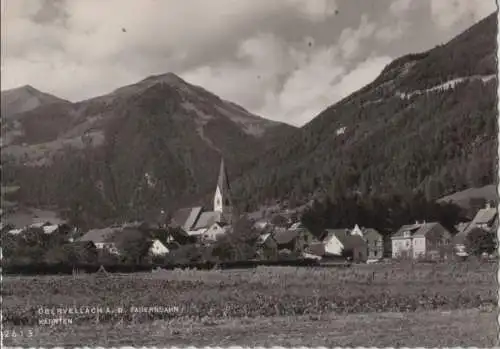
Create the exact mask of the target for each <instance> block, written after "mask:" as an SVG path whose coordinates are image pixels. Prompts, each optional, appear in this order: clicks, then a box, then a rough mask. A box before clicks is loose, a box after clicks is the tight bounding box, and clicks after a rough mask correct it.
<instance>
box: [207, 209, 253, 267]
mask: <svg viewBox="0 0 500 349" xmlns="http://www.w3.org/2000/svg"><path fill="white" fill-rule="evenodd" d="M258 238H259V233H258V231H257V230H256V229H255V228H254V227H253V224H252V221H250V220H249V219H247V218H246V217H240V218H238V219H237V220H236V221H233V225H232V226H231V227H230V228H229V230H228V231H227V233H226V234H224V235H221V236H219V237H218V238H217V241H216V242H215V244H214V246H213V250H212V255H213V256H214V257H217V258H218V259H219V260H221V261H239V260H249V259H252V258H254V257H255V256H256V255H257V246H256V245H257V239H258Z"/></svg>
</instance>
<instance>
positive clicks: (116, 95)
mask: <svg viewBox="0 0 500 349" xmlns="http://www.w3.org/2000/svg"><path fill="white" fill-rule="evenodd" d="M2 128H3V130H2V131H3V134H4V137H5V139H4V145H3V148H2V156H3V160H4V162H3V165H4V168H3V175H4V179H3V180H4V183H5V184H4V185H19V186H20V190H19V191H18V192H17V193H16V197H17V199H18V200H20V201H21V202H24V203H26V204H29V205H34V206H36V207H45V206H53V205H55V206H57V207H59V208H69V209H70V211H71V212H72V214H79V215H84V216H86V217H87V218H86V220H88V221H94V222H98V221H103V220H107V219H110V220H111V219H118V218H122V219H128V218H130V217H137V216H141V215H144V214H145V213H146V212H148V211H149V210H152V209H158V210H159V209H161V208H163V209H167V210H170V209H171V208H173V207H175V208H177V207H178V206H180V205H183V204H188V203H191V202H192V201H193V200H196V199H197V198H199V197H200V195H204V194H205V193H207V192H210V191H212V190H213V188H214V185H215V183H216V180H217V172H218V169H219V164H220V159H221V157H223V158H224V160H225V163H226V166H227V167H228V171H229V172H230V173H232V174H234V175H237V170H239V169H242V168H244V167H243V166H242V165H240V164H243V163H245V162H247V161H249V160H251V159H253V158H254V157H255V156H257V155H259V154H260V153H262V152H264V151H266V150H267V149H268V147H269V146H270V145H272V144H274V143H276V142H278V141H279V140H280V137H282V136H284V135H287V134H289V133H293V132H294V131H296V128H294V127H292V126H289V125H285V124H282V123H277V122H273V121H270V120H266V119H263V118H261V117H258V116H256V115H254V114H251V113H250V112H248V111H246V110H245V109H243V108H242V107H240V106H238V105H236V104H234V103H231V102H228V101H225V100H222V99H220V98H219V97H217V96H216V95H214V94H212V93H210V92H208V91H206V90H204V89H203V88H201V87H198V86H194V85H191V84H189V83H187V82H185V81H184V80H182V79H181V78H179V77H178V76H176V75H175V74H172V73H168V74H163V75H158V76H151V77H148V78H146V79H144V80H142V81H140V82H138V83H136V84H132V85H129V86H124V87H122V88H119V89H117V90H115V91H113V92H112V93H110V94H107V95H104V96H99V97H96V98H92V99H89V100H84V101H81V102H78V103H69V102H66V103H57V104H48V105H41V106H39V107H37V108H35V109H32V110H29V111H25V112H22V113H18V114H15V118H14V119H13V120H7V122H6V123H5V124H4V125H2ZM96 217H97V218H96Z"/></svg>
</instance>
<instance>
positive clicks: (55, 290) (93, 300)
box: [2, 264, 497, 326]
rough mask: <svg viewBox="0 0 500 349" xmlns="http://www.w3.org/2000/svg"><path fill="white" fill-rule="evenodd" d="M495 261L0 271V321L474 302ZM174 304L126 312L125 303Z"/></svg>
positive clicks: (403, 308)
mask: <svg viewBox="0 0 500 349" xmlns="http://www.w3.org/2000/svg"><path fill="white" fill-rule="evenodd" d="M495 268H496V266H495V265H492V264H485V265H480V264H477V265H469V264H457V265H452V264H443V265H417V266H415V265H402V264H401V265H377V266H358V267H353V268H349V269H314V268H258V269H256V270H244V271H168V272H160V273H142V274H130V275H108V276H103V277H98V276H96V275H83V276H79V277H76V278H74V277H72V276H52V277H27V278H26V277H4V279H3V288H2V296H3V304H2V311H3V323H4V325H13V326H24V325H29V326H35V325H38V324H39V320H40V319H41V318H42V317H43V318H53V317H54V316H52V315H43V316H41V315H40V312H39V310H40V308H51V307H56V308H59V309H61V308H63V309H64V308H69V307H103V308H104V307H109V308H110V309H117V308H122V309H124V310H125V311H124V312H122V313H114V314H104V315H99V316H98V317H96V315H90V314H71V316H70V317H71V319H72V321H73V324H84V323H88V322H93V321H96V320H98V321H99V322H100V323H107V322H109V323H116V321H118V320H123V321H126V322H131V321H142V322H151V321H155V320H171V319H179V320H187V319H189V320H201V319H204V318H210V319H226V318H244V317H251V318H252V317H279V316H298V315H318V314H328V313H336V314H352V313H369V312H412V311H421V310H437V309H439V310H452V309H466V308H478V307H482V306H492V305H496V304H497V283H496V279H495ZM141 306H148V307H150V306H163V307H176V308H178V310H176V311H175V312H170V313H158V312H156V313H145V312H142V313H130V312H127V310H128V309H130V308H131V307H141Z"/></svg>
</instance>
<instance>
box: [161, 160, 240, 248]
mask: <svg viewBox="0 0 500 349" xmlns="http://www.w3.org/2000/svg"><path fill="white" fill-rule="evenodd" d="M232 213H233V206H232V200H231V188H230V185H229V178H228V176H227V172H226V168H225V166H224V159H222V160H221V164H220V170H219V178H218V181H217V186H216V188H215V194H214V205H213V211H205V210H204V208H203V207H202V206H198V207H189V208H182V209H180V210H178V211H177V212H176V213H175V214H174V216H173V218H172V221H171V222H170V225H171V226H175V227H180V228H182V230H184V231H185V232H186V233H187V234H188V235H189V236H195V237H197V238H199V239H200V240H208V241H210V240H212V241H214V240H215V239H216V238H217V236H218V235H221V234H224V233H225V232H226V231H227V228H228V227H229V226H230V225H231V220H232Z"/></svg>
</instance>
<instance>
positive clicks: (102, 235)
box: [76, 227, 119, 254]
mask: <svg viewBox="0 0 500 349" xmlns="http://www.w3.org/2000/svg"><path fill="white" fill-rule="evenodd" d="M118 230H119V228H112V227H111V228H104V229H93V230H90V231H88V232H87V233H85V234H84V235H83V236H82V237H80V238H79V239H77V240H76V241H79V242H82V241H91V242H92V243H93V244H94V245H95V247H96V248H97V249H98V250H107V251H108V252H110V253H113V254H119V252H118V248H117V246H116V244H115V242H113V241H112V239H113V236H114V234H115V233H116V232H117V231H118Z"/></svg>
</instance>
